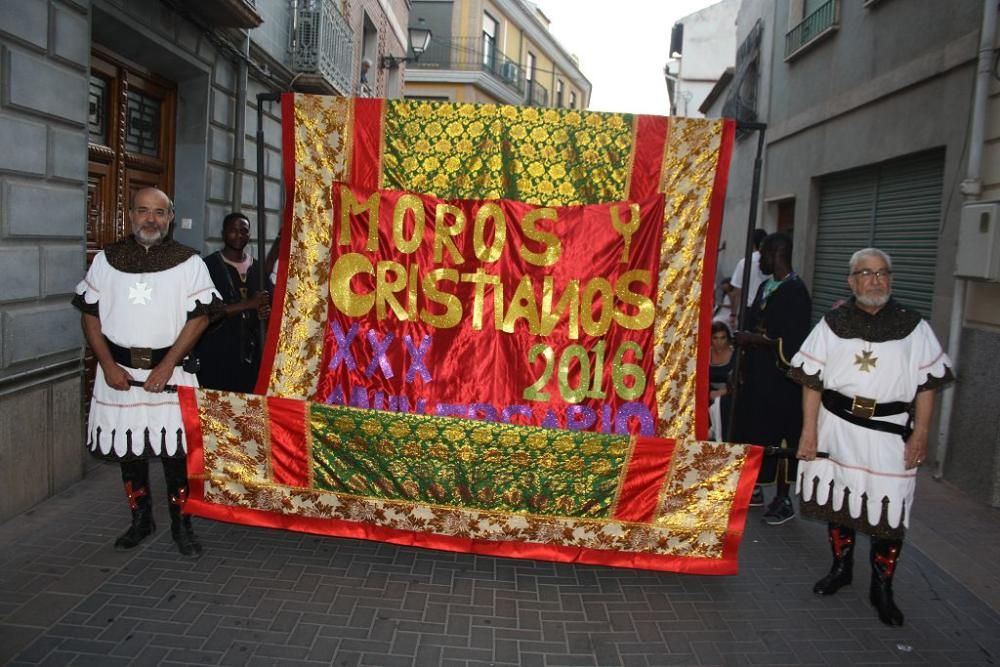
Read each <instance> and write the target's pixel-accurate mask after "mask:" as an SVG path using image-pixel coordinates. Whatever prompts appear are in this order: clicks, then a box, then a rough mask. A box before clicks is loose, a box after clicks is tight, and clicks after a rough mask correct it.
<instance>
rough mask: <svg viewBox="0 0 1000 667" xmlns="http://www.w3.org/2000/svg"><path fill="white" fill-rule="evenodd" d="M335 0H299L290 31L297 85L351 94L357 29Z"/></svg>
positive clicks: (329, 92)
mask: <svg viewBox="0 0 1000 667" xmlns="http://www.w3.org/2000/svg"><path fill="white" fill-rule="evenodd" d="M336 5H337V3H336V2H335V1H334V0H298V1H297V2H296V3H295V6H294V15H293V20H292V24H291V29H290V31H289V32H290V34H289V52H290V54H291V61H292V69H293V70H295V72H296V79H295V88H296V90H303V91H306V92H317V93H326V94H340V95H350V94H351V91H352V90H353V88H354V86H353V85H352V76H353V74H352V73H353V71H354V67H353V66H354V63H353V53H352V52H353V48H354V47H353V44H354V33H353V31H352V30H351V26H350V25H349V24H348V23H347V21H346V20H345V19H344V17H343V16H341V14H340V12H339V11H338V10H337V6H336Z"/></svg>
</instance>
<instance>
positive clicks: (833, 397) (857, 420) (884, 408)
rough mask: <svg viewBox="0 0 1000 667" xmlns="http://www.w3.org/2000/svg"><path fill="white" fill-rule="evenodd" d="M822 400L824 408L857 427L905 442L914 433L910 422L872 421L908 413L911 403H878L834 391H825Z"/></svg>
mask: <svg viewBox="0 0 1000 667" xmlns="http://www.w3.org/2000/svg"><path fill="white" fill-rule="evenodd" d="M822 400H823V407H825V408H826V409H827V410H829V411H830V412H832V413H833V414H835V415H837V416H838V417H840V418H841V419H843V420H844V421H847V422H850V423H852V424H854V425H855V426H862V427H864V428H870V429H872V430H875V431H884V432H886V433H895V434H896V435H899V436H900V437H902V438H903V439H904V440H906V439H907V438H909V437H910V434H911V433H912V432H913V429H912V428H911V426H910V424H909V422H908V423H906V424H893V423H891V422H883V421H877V420H874V419H872V417H888V416H890V415H901V414H904V413H907V412H909V411H910V405H911V404H910V403H904V402H903V401H891V402H887V403H878V402H877V401H876V400H875V399H873V398H865V397H864V396H854V397H851V396H844V395H843V394H841V393H840V392H838V391H834V390H832V389H824V390H823V398H822Z"/></svg>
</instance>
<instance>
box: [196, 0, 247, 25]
mask: <svg viewBox="0 0 1000 667" xmlns="http://www.w3.org/2000/svg"><path fill="white" fill-rule="evenodd" d="M181 6H183V7H184V8H185V9H187V10H188V11H190V12H191V13H193V14H196V15H198V16H201V17H202V18H203V19H205V20H206V21H207V22H208V23H209V24H211V25H212V26H215V27H219V28H256V27H257V26H259V25H260V24H261V23H263V22H264V19H263V18H261V15H260V13H259V12H258V11H257V2H256V0H216V2H204V0H201V1H199V0H182V1H181Z"/></svg>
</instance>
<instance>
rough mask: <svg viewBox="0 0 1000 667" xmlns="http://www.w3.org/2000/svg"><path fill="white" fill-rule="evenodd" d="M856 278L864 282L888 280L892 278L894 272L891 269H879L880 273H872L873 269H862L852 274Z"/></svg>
mask: <svg viewBox="0 0 1000 667" xmlns="http://www.w3.org/2000/svg"><path fill="white" fill-rule="evenodd" d="M851 275H852V276H854V277H855V278H861V279H862V280H871V279H872V278H876V279H878V280H882V279H885V280H888V279H889V278H892V271H890V270H889V269H879V270H878V271H872V270H871V269H861V270H860V271H855V272H853V273H852V274H851Z"/></svg>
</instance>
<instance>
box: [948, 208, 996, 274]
mask: <svg viewBox="0 0 1000 667" xmlns="http://www.w3.org/2000/svg"><path fill="white" fill-rule="evenodd" d="M998 225H1000V202H995V201H993V202H979V203H975V204H966V205H965V206H963V207H962V216H961V218H960V220H959V227H958V254H957V255H956V257H955V275H956V276H960V277H962V278H975V279H979V280H989V281H993V282H998V281H1000V230H998V229H997V226H998Z"/></svg>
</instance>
